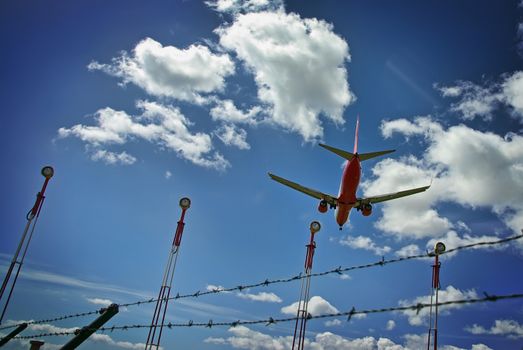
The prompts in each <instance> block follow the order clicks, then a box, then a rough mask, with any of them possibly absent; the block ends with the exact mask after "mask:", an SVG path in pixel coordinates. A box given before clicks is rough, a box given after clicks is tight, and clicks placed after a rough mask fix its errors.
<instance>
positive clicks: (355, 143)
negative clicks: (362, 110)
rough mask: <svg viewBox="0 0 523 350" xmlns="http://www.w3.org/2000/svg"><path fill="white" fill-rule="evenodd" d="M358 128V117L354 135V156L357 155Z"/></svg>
mask: <svg viewBox="0 0 523 350" xmlns="http://www.w3.org/2000/svg"><path fill="white" fill-rule="evenodd" d="M359 128H360V115H359V114H358V117H357V119H356V132H355V134H354V154H356V153H358V130H359Z"/></svg>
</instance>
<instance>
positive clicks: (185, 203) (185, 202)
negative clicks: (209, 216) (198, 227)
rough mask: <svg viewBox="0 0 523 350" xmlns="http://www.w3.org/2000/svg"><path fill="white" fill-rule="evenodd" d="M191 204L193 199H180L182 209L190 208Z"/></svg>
mask: <svg viewBox="0 0 523 350" xmlns="http://www.w3.org/2000/svg"><path fill="white" fill-rule="evenodd" d="M190 206H191V200H190V199H189V198H187V197H183V198H182V199H180V207H181V208H182V209H184V210H185V209H189V207H190Z"/></svg>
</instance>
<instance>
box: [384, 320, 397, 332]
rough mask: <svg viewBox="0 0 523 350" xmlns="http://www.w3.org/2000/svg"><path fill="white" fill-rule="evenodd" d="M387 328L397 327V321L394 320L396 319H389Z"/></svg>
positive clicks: (389, 329)
mask: <svg viewBox="0 0 523 350" xmlns="http://www.w3.org/2000/svg"><path fill="white" fill-rule="evenodd" d="M386 328H387V330H388V331H391V330H393V329H394V328H396V322H394V320H388V321H387V326H386Z"/></svg>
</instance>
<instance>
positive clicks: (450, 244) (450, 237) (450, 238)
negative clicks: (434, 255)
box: [427, 231, 504, 258]
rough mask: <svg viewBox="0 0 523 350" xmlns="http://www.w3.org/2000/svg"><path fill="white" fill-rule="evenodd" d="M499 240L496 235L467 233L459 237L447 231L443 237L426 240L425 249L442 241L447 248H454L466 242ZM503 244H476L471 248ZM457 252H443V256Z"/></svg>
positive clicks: (496, 246) (501, 246) (488, 247)
mask: <svg viewBox="0 0 523 350" xmlns="http://www.w3.org/2000/svg"><path fill="white" fill-rule="evenodd" d="M498 240H500V237H497V236H486V235H483V236H471V235H469V234H464V235H463V237H460V236H459V235H458V234H457V233H456V232H455V231H449V232H447V234H446V235H445V236H443V237H440V238H438V239H434V238H433V239H431V240H430V241H428V242H427V249H428V250H429V251H433V250H434V246H435V245H436V243H437V242H440V241H441V242H443V243H444V244H445V247H446V248H447V250H450V249H452V248H456V247H459V246H464V245H468V244H474V243H479V242H495V241H498ZM503 248H504V246H503V245H495V246H476V247H474V248H473V249H503ZM455 254H457V252H452V253H448V254H445V257H447V258H448V257H451V256H454V255H455Z"/></svg>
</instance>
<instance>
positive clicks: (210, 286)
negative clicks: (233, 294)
mask: <svg viewBox="0 0 523 350" xmlns="http://www.w3.org/2000/svg"><path fill="white" fill-rule="evenodd" d="M205 289H206V290H207V291H209V292H215V291H216V292H221V293H230V292H228V291H225V287H223V286H216V285H214V284H208V285H207V287H205Z"/></svg>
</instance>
